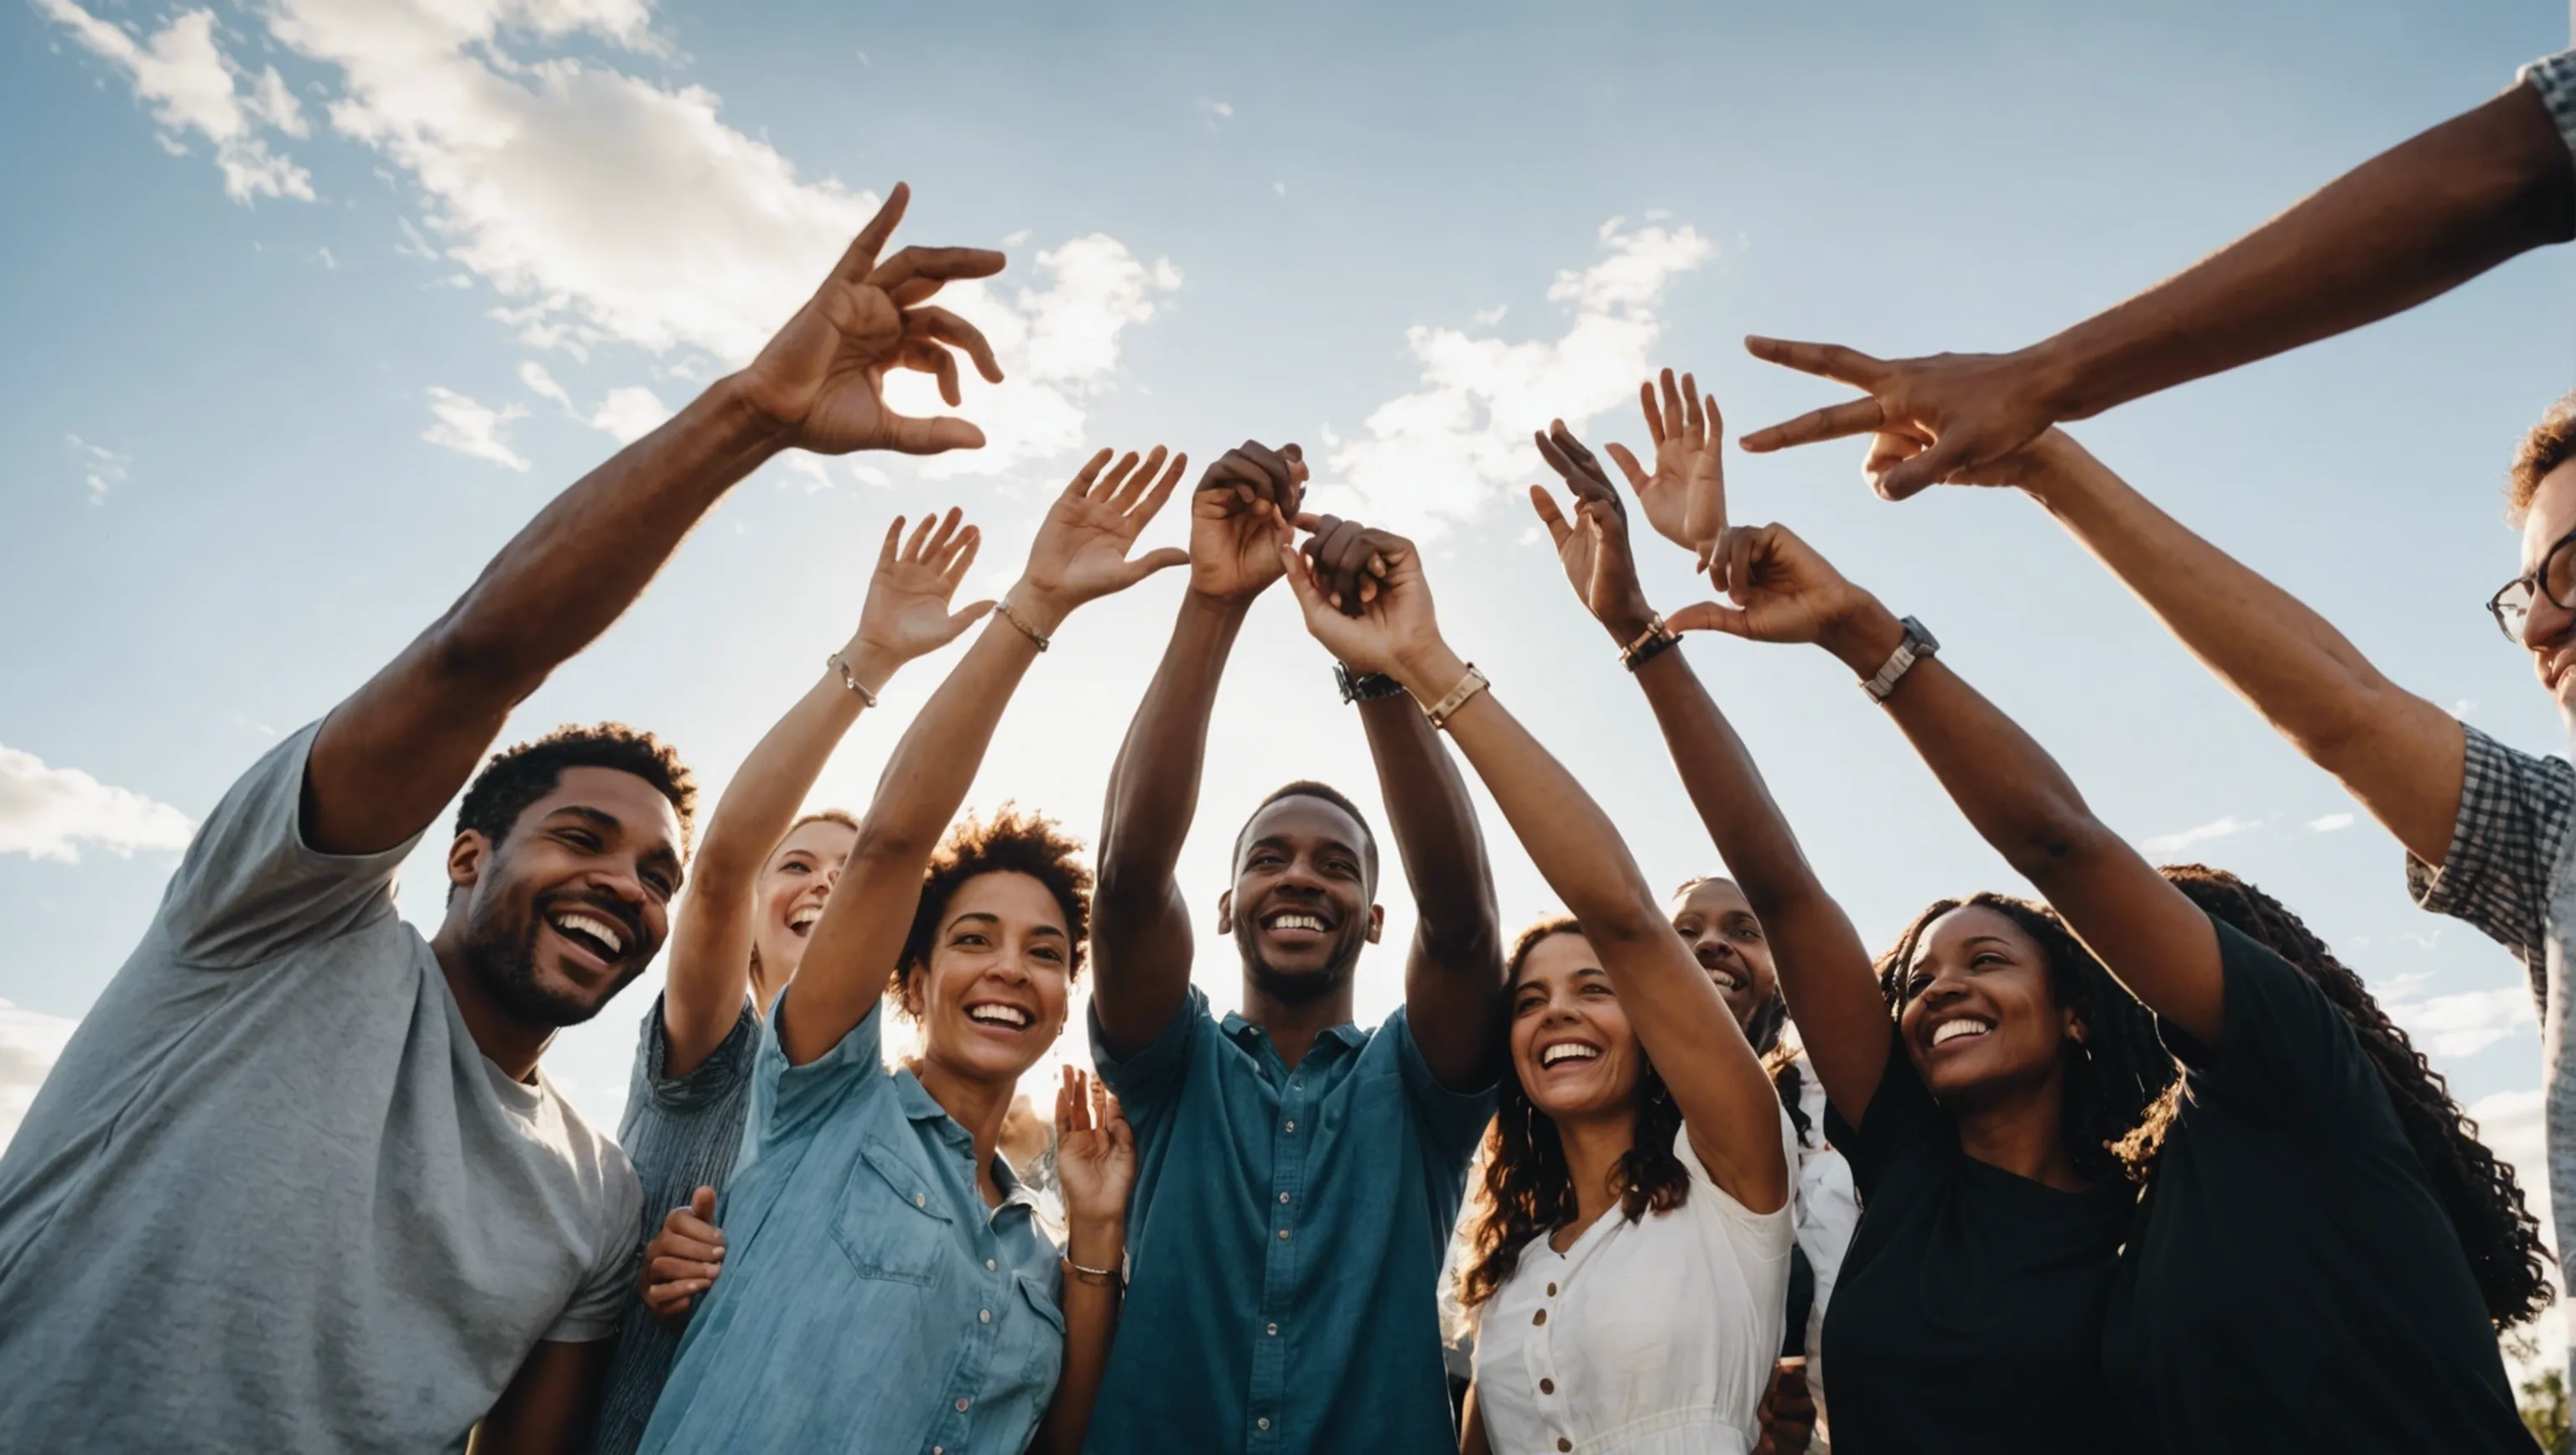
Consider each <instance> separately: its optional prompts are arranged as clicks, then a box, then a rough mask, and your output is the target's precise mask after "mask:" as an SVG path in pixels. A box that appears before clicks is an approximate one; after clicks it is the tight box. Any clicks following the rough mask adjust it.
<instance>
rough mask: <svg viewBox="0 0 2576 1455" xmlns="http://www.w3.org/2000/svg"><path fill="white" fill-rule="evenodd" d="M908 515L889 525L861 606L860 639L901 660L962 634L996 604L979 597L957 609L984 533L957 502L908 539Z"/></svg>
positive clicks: (923, 523) (925, 521) (929, 517)
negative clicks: (952, 601)
mask: <svg viewBox="0 0 2576 1455" xmlns="http://www.w3.org/2000/svg"><path fill="white" fill-rule="evenodd" d="M902 535H903V517H902V516H900V515H898V516H896V517H895V518H894V524H892V525H889V526H887V527H886V536H885V545H884V547H883V548H882V549H880V550H879V551H878V552H877V569H876V574H875V575H874V576H871V577H869V578H868V602H867V605H866V606H865V607H864V608H862V609H861V610H860V612H859V645H861V646H862V647H873V648H875V649H876V650H878V651H880V652H883V653H885V654H886V655H887V656H889V657H892V658H893V659H894V660H896V661H898V662H909V661H911V660H912V659H913V658H915V657H918V656H921V655H922V654H923V653H925V652H935V651H937V650H939V649H940V648H941V647H944V646H946V645H948V644H949V643H950V642H953V641H955V640H957V634H958V633H960V632H962V631H964V630H966V628H968V627H970V626H973V625H974V624H975V623H976V622H977V621H979V620H981V619H982V617H983V615H984V613H986V612H988V611H991V610H992V609H993V603H992V602H990V601H978V602H974V603H972V604H971V605H969V606H967V607H965V608H964V609H963V610H960V611H956V612H951V611H950V610H949V609H948V602H949V598H951V597H953V596H955V595H956V594H957V586H958V583H959V582H961V581H964V580H965V579H966V572H967V570H968V569H969V568H970V567H972V566H973V565H974V564H975V551H976V548H977V547H978V546H979V545H981V544H982V542H983V535H982V533H981V532H979V531H977V530H976V529H975V527H973V526H971V525H961V524H960V523H959V513H958V511H957V510H956V509H955V508H954V507H952V508H951V509H950V510H949V512H948V514H947V515H946V516H945V517H942V516H937V515H926V516H923V517H922V519H921V524H919V525H917V526H915V527H913V531H912V538H911V539H910V540H908V541H906V540H902V539H901V537H902Z"/></svg>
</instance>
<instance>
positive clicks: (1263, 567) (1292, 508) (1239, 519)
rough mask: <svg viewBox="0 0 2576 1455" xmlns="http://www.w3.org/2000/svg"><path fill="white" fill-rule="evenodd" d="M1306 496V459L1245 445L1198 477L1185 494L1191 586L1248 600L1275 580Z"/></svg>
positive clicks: (1291, 449) (1285, 448)
mask: <svg viewBox="0 0 2576 1455" xmlns="http://www.w3.org/2000/svg"><path fill="white" fill-rule="evenodd" d="M1305 498H1306V455H1305V452H1304V451H1303V450H1300V449H1299V448H1298V447H1297V446H1295V445H1281V446H1280V447H1279V448H1277V449H1276V450H1274V449H1271V448H1270V447H1269V446H1267V445H1264V444H1262V443H1261V442H1259V441H1258V440H1245V441H1244V442H1243V443H1242V444H1240V445H1238V446H1236V447H1235V448H1233V449H1230V450H1228V451H1226V452H1225V454H1224V455H1223V456H1222V457H1220V458H1219V459H1218V460H1217V462H1216V463H1215V464H1213V465H1210V466H1208V468H1207V473H1206V474H1205V475H1202V476H1200V477H1199V485H1198V489H1197V490H1196V491H1194V492H1193V493H1192V494H1191V496H1190V589H1191V590H1192V591H1196V592H1198V593H1200V594H1202V595H1205V596H1213V597H1217V598H1219V599H1221V600H1227V601H1248V600H1250V599H1251V598H1253V597H1255V596H1258V595H1260V594H1261V593H1262V592H1263V591H1265V590H1267V589H1269V586H1270V583H1271V582H1273V581H1276V580H1278V579H1279V546H1280V545H1281V543H1283V542H1286V541H1289V540H1292V539H1294V537H1293V536H1292V535H1291V534H1290V532H1289V529H1288V523H1289V522H1290V521H1293V520H1295V519H1296V518H1297V512H1298V508H1299V507H1300V506H1301V505H1302V504H1303V503H1304V501H1305Z"/></svg>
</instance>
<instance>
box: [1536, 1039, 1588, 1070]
mask: <svg viewBox="0 0 2576 1455" xmlns="http://www.w3.org/2000/svg"><path fill="white" fill-rule="evenodd" d="M1600 1059H1601V1048H1600V1047H1599V1046H1596V1045H1593V1044H1592V1043H1591V1042H1589V1041H1556V1042H1552V1043H1550V1044H1548V1045H1545V1046H1541V1047H1539V1048H1538V1065H1539V1069H1540V1070H1542V1071H1554V1070H1555V1069H1557V1068H1558V1067H1560V1066H1582V1065H1588V1064H1590V1063H1592V1062H1594V1061H1598V1060H1600Z"/></svg>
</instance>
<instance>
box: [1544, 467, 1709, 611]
mask: <svg viewBox="0 0 2576 1455" xmlns="http://www.w3.org/2000/svg"><path fill="white" fill-rule="evenodd" d="M1536 438H1537V440H1538V452H1539V457H1540V458H1541V459H1544V460H1546V461H1547V464H1548V468H1550V469H1552V470H1554V471H1556V473H1557V475H1558V476H1559V477H1560V478H1562V479H1563V480H1564V481H1565V483H1566V486H1567V488H1568V489H1570V490H1572V491H1573V492H1574V518H1573V519H1572V520H1571V521H1569V520H1567V518H1566V516H1565V513H1564V512H1563V511H1562V510H1560V509H1559V508H1558V506H1557V503H1556V497H1554V496H1553V495H1550V494H1549V493H1548V489H1547V487H1546V486H1544V485H1532V486H1531V487H1530V505H1531V507H1532V508H1533V509H1535V510H1537V511H1538V518H1539V523H1540V524H1542V525H1544V526H1546V527H1547V533H1548V535H1549V537H1550V538H1551V539H1553V540H1554V541H1555V542H1556V559H1557V563H1558V564H1559V565H1561V566H1563V567H1564V568H1565V578H1566V580H1567V581H1568V582H1570V583H1572V585H1573V587H1574V594H1575V596H1576V598H1577V599H1579V600H1580V601H1582V603H1583V605H1584V608H1585V609H1586V610H1588V611H1590V612H1591V613H1592V615H1593V617H1594V619H1595V620H1597V621H1599V622H1600V623H1601V624H1602V625H1603V626H1605V627H1607V628H1609V630H1610V635H1611V636H1613V637H1615V638H1617V639H1618V640H1619V641H1620V643H1621V644H1623V645H1624V644H1626V643H1628V642H1630V641H1633V640H1635V639H1636V636H1637V634H1638V633H1639V632H1641V631H1643V630H1645V628H1646V623H1647V621H1648V620H1649V619H1650V618H1651V617H1653V615H1654V608H1653V607H1651V606H1648V605H1647V604H1646V591H1645V588H1644V587H1643V586H1641V585H1639V584H1638V582H1637V562H1636V559H1635V557H1634V556H1633V555H1632V554H1631V553H1630V549H1629V542H1628V507H1627V505H1626V503H1625V502H1623V501H1622V500H1620V498H1619V491H1618V488H1617V487H1616V486H1614V485H1612V484H1611V483H1610V477H1609V476H1608V475H1606V474H1603V473H1602V470H1601V462H1600V461H1598V460H1596V459H1594V458H1593V456H1592V452H1591V451H1590V450H1587V449H1585V448H1584V447H1583V442H1582V441H1581V440H1578V439H1576V438H1575V437H1574V432H1573V431H1572V430H1569V429H1567V428H1566V427H1565V421H1564V420H1561V419H1560V420H1557V421H1556V422H1555V423H1554V424H1553V425H1551V426H1550V427H1549V429H1548V431H1547V432H1545V433H1541V434H1539V435H1538V436H1536ZM1611 449H1612V453H1613V455H1614V456H1624V455H1625V454H1626V452H1625V451H1623V450H1620V449H1619V448H1618V447H1617V446H1615V445H1614V446H1612V447H1611ZM1622 467H1623V468H1625V469H1626V470H1627V471H1628V474H1629V477H1630V478H1631V479H1632V480H1633V479H1635V478H1636V476H1637V474H1638V473H1639V472H1638V471H1637V468H1636V462H1635V461H1633V460H1627V459H1624V458H1623V459H1622ZM1672 503H1673V504H1675V505H1678V504H1680V501H1679V499H1678V498H1675V499H1674V500H1673V502H1672ZM1713 544H1714V542H1712V545H1713Z"/></svg>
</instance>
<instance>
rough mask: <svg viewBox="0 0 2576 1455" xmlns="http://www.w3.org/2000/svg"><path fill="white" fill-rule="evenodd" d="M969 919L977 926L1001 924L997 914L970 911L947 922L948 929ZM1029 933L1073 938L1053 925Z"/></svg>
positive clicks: (1031, 930)
mask: <svg viewBox="0 0 2576 1455" xmlns="http://www.w3.org/2000/svg"><path fill="white" fill-rule="evenodd" d="M970 919H971V920H973V921H975V922H976V923H977V924H986V925H998V924H1000V923H1001V922H1002V917H1001V916H1000V915H998V914H991V913H987V912H986V911H984V910H980V909H970V910H968V911H966V912H965V913H964V914H961V915H959V916H957V917H956V918H955V919H952V920H950V921H949V922H948V927H949V928H950V929H952V930H953V929H955V928H957V927H958V926H959V925H962V924H964V923H966V922H967V921H968V920H970ZM1029 933H1030V934H1032V935H1053V936H1055V937H1056V938H1057V939H1059V940H1068V939H1071V938H1073V937H1072V936H1071V935H1068V934H1066V933H1065V932H1064V931H1062V930H1060V929H1057V928H1056V927H1055V926H1053V925H1033V926H1031V927H1030V928H1029Z"/></svg>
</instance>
